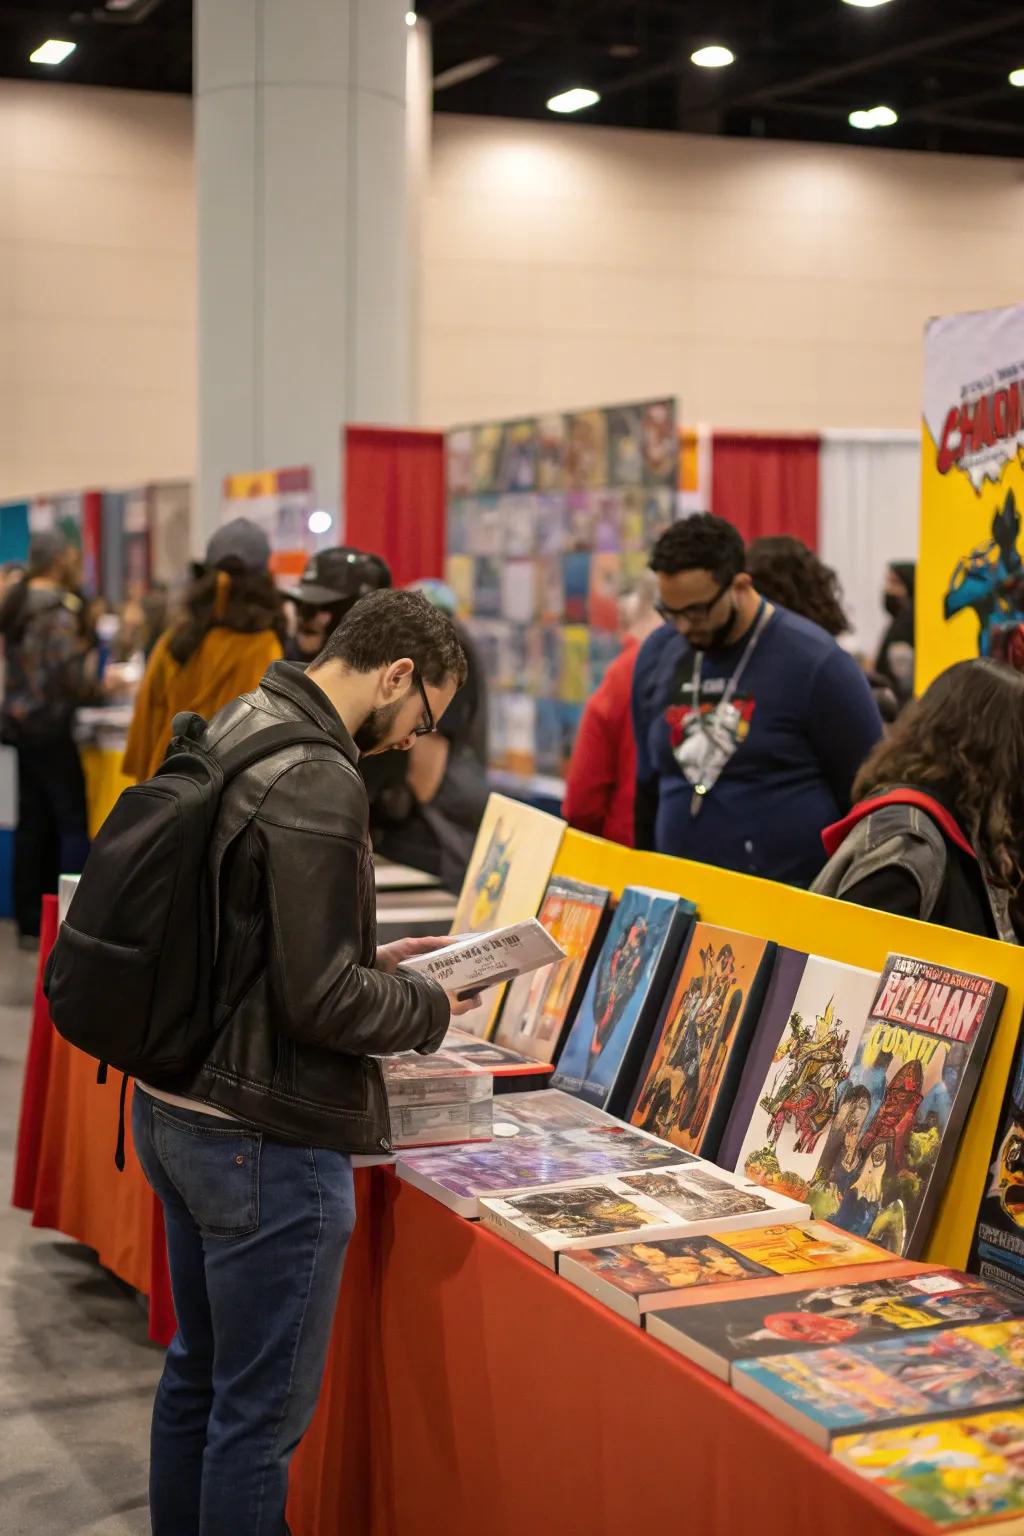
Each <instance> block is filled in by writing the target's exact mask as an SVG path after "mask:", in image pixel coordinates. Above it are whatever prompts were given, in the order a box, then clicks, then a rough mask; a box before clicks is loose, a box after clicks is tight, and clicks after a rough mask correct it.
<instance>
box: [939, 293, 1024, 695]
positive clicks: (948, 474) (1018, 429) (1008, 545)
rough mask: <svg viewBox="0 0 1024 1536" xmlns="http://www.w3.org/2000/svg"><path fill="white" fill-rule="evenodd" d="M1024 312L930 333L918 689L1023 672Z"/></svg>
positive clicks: (960, 322)
mask: <svg viewBox="0 0 1024 1536" xmlns="http://www.w3.org/2000/svg"><path fill="white" fill-rule="evenodd" d="M1022 517H1024V305H1013V306H1011V307H1009V308H1006V309H988V310H979V311H976V312H974V313H971V314H964V315H946V316H943V317H942V318H941V319H937V320H933V321H931V322H930V324H929V325H928V327H927V330H926V332H925V370H924V412H923V420H922V428H921V538H920V550H919V554H918V569H917V603H916V612H917V618H916V625H917V634H916V674H917V675H916V684H917V690H918V692H920V691H921V690H922V689H924V688H926V687H927V686H928V684H929V683H930V682H931V681H932V680H933V678H935V677H936V676H937V675H938V674H939V673H940V672H942V671H944V670H945V669H946V667H949V666H952V664H953V663H954V662H957V661H965V660H967V659H968V658H969V657H971V656H979V655H980V656H994V657H996V658H997V659H999V660H1004V661H1008V662H1010V663H1011V664H1012V665H1014V666H1016V667H1017V668H1018V669H1020V670H1024V535H1022Z"/></svg>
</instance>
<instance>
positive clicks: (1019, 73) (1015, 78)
mask: <svg viewBox="0 0 1024 1536" xmlns="http://www.w3.org/2000/svg"><path fill="white" fill-rule="evenodd" d="M1007 79H1008V80H1009V82H1010V84H1011V85H1024V69H1011V70H1010V73H1009V75H1008V76H1007Z"/></svg>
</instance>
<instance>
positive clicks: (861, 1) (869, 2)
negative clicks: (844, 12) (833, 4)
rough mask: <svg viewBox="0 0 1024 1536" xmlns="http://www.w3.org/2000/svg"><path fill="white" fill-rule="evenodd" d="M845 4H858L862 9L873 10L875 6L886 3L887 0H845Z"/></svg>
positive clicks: (887, 2)
mask: <svg viewBox="0 0 1024 1536" xmlns="http://www.w3.org/2000/svg"><path fill="white" fill-rule="evenodd" d="M846 4H847V5H859V6H860V8H861V10H862V11H873V10H874V9H875V7H876V6H879V5H888V4H889V0H846Z"/></svg>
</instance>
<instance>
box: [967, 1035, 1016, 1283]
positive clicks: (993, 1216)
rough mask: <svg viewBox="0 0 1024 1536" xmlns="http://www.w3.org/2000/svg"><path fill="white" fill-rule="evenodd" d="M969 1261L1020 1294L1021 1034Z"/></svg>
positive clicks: (983, 1272)
mask: <svg viewBox="0 0 1024 1536" xmlns="http://www.w3.org/2000/svg"><path fill="white" fill-rule="evenodd" d="M970 1267H971V1269H976V1270H977V1271H978V1273H979V1274H980V1275H982V1276H984V1278H985V1279H988V1280H992V1281H994V1282H996V1283H998V1284H999V1285H1005V1286H1008V1287H1009V1288H1010V1289H1012V1290H1013V1291H1015V1292H1016V1293H1017V1295H1018V1296H1024V1040H1022V1041H1020V1042H1019V1043H1018V1046H1017V1055H1016V1059H1015V1061H1014V1064H1013V1070H1012V1071H1011V1073H1010V1076H1009V1080H1008V1082H1007V1084H1006V1092H1005V1093H1004V1095H1003V1105H1002V1110H1001V1113H1000V1116H999V1123H998V1126H997V1128H996V1136H995V1143H994V1145H993V1148H992V1158H991V1162H990V1164H989V1169H988V1177H987V1180H986V1183H985V1189H984V1193H983V1194H982V1197H981V1204H980V1208H979V1211H978V1220H977V1225H976V1226H975V1231H974V1241H973V1243H972V1245H971V1257H970Z"/></svg>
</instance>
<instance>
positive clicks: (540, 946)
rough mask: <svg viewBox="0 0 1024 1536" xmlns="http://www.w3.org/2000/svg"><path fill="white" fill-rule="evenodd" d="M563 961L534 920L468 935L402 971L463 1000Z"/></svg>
mask: <svg viewBox="0 0 1024 1536" xmlns="http://www.w3.org/2000/svg"><path fill="white" fill-rule="evenodd" d="M564 959H565V950H564V949H563V948H562V946H561V945H560V944H556V942H555V940H554V939H553V938H552V937H551V935H550V933H548V931H547V929H546V928H545V927H543V925H542V924H541V923H539V922H538V921H537V919H536V918H535V917H531V918H529V919H528V920H527V921H526V922H525V923H511V924H510V925H509V926H508V927H507V928H495V929H494V930H493V931H492V932H491V933H467V934H465V935H463V937H461V938H458V939H456V940H455V942H454V943H452V944H446V945H445V947H444V948H443V949H435V950H434V951H433V952H432V953H431V954H429V955H417V956H415V957H414V958H413V959H411V960H403V961H402V963H401V966H400V967H399V969H400V970H406V971H418V972H419V973H420V975H421V976H429V977H430V979H431V981H436V982H437V983H438V985H439V986H442V987H444V989H445V991H446V992H449V993H451V995H452V996H453V997H458V998H462V997H472V996H473V995H474V994H475V993H477V992H482V991H483V990H484V989H485V988H487V987H494V986H499V985H501V983H502V982H506V981H511V980H513V978H514V977H516V976H522V975H524V974H525V973H526V972H527V971H539V970H540V969H541V967H542V966H545V965H554V963H555V961H556V960H564Z"/></svg>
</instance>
